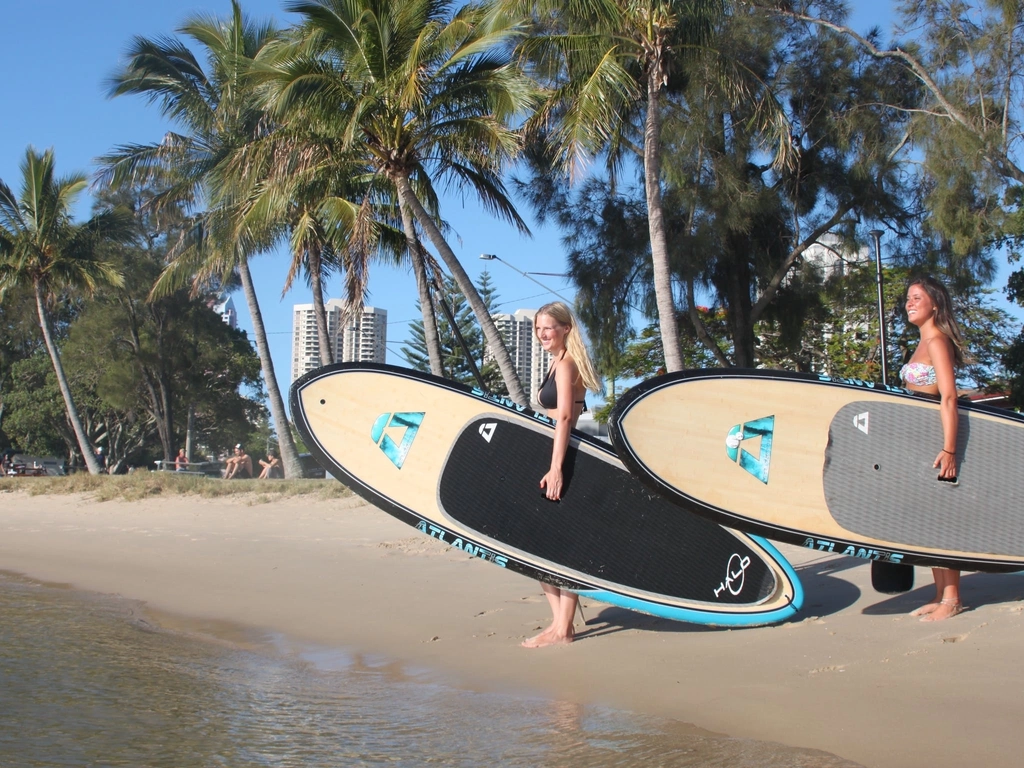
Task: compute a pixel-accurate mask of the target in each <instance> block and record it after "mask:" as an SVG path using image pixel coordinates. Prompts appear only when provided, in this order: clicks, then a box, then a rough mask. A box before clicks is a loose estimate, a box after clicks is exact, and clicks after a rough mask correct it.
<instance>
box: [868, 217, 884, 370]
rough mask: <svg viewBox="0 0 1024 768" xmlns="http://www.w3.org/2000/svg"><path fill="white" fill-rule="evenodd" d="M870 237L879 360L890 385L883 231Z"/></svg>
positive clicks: (874, 230)
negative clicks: (876, 295) (872, 255)
mask: <svg viewBox="0 0 1024 768" xmlns="http://www.w3.org/2000/svg"><path fill="white" fill-rule="evenodd" d="M868 234H869V235H871V237H872V238H873V239H874V241H875V285H876V287H877V289H878V343H879V345H880V346H879V350H880V354H879V359H880V360H881V363H882V383H883V384H888V383H889V362H888V356H887V354H886V350H887V347H886V340H885V298H884V296H883V291H882V246H881V242H880V241H881V237H882V234H883V232H882V230H880V229H872V230H871V231H870V232H868Z"/></svg>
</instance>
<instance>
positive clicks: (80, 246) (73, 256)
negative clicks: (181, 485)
mask: <svg viewBox="0 0 1024 768" xmlns="http://www.w3.org/2000/svg"><path fill="white" fill-rule="evenodd" d="M54 165H55V163H54V157H53V150H47V151H46V152H43V153H42V154H39V153H37V152H36V151H35V150H34V149H32V148H31V147H29V148H28V149H27V150H26V152H25V159H24V160H23V161H22V163H21V194H20V195H18V196H17V197H15V195H14V193H13V192H12V191H11V188H10V187H9V186H7V184H5V183H4V182H3V181H0V298H2V296H3V295H4V294H6V293H7V291H10V290H12V289H15V288H18V287H24V286H28V287H30V290H31V291H32V293H33V294H34V296H35V303H36V313H37V314H38V318H39V328H40V330H41V331H42V332H43V341H44V342H45V344H46V351H47V352H48V353H49V355H50V361H51V362H52V363H53V372H54V374H55V375H56V377H57V384H58V386H59V387H60V392H61V396H62V397H63V398H64V407H65V408H66V409H67V414H68V421H70V422H71V427H72V429H73V430H74V432H75V438H76V439H77V440H78V448H79V450H80V451H81V452H82V458H83V459H84V460H85V464H86V466H87V467H88V468H89V472H90V473H91V474H94V475H97V474H100V473H101V472H102V471H103V468H102V467H101V466H100V463H99V461H98V460H97V458H96V454H95V453H94V452H93V448H92V443H91V442H90V440H89V437H88V435H86V433H85V427H84V426H83V425H82V419H81V417H80V416H79V414H78V409H77V408H76V407H75V401H74V398H73V397H72V396H71V387H70V386H69V385H68V379H67V376H66V375H65V374H64V366H63V365H62V364H61V359H60V352H59V350H58V349H57V344H56V343H55V342H54V339H53V333H52V330H51V327H50V326H51V322H50V313H49V309H48V308H49V307H50V306H52V304H53V302H55V301H59V300H61V299H62V298H65V297H66V296H67V294H69V293H74V292H78V291H82V292H85V293H88V294H90V295H91V294H92V293H93V292H94V291H95V290H96V287H97V286H98V285H101V284H106V285H111V286H115V287H120V286H122V285H123V284H124V280H123V278H122V277H121V275H120V273H118V271H117V269H116V268H115V266H114V265H113V264H111V263H109V262H107V261H103V260H101V259H100V258H98V246H99V244H100V243H101V242H102V241H103V239H104V238H114V239H123V240H127V239H130V237H131V230H130V221H131V217H130V215H128V214H127V213H126V212H125V211H124V210H123V209H114V210H108V211H106V212H103V213H100V214H98V215H96V216H94V217H93V218H92V219H90V220H89V221H87V222H86V223H84V224H74V223H73V222H72V221H71V207H72V205H73V204H74V202H75V199H76V198H77V197H78V196H79V195H80V194H81V192H82V191H83V190H84V189H85V188H86V185H87V183H88V182H87V177H86V176H85V175H84V174H71V175H69V176H66V177H63V178H57V177H55V175H54Z"/></svg>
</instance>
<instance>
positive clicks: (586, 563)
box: [438, 416, 776, 606]
mask: <svg viewBox="0 0 1024 768" xmlns="http://www.w3.org/2000/svg"><path fill="white" fill-rule="evenodd" d="M551 449H552V433H551V431H550V430H545V431H544V432H543V433H542V432H541V431H539V430H535V429H531V428H529V427H527V426H525V425H521V424H517V423H513V422H509V421H505V420H502V419H496V418H494V417H493V416H485V417H481V418H479V419H475V420H473V421H471V422H470V423H469V424H467V425H466V426H465V427H464V428H463V430H462V432H461V433H460V434H459V437H458V439H457V440H456V442H455V444H454V445H453V446H452V448H451V451H450V453H449V455H448V458H447V461H446V462H445V465H444V468H443V470H442V474H441V479H440V482H439V485H438V495H439V503H440V506H441V508H442V510H443V511H444V513H445V514H446V515H448V516H450V517H451V518H452V519H454V520H457V521H458V522H459V523H460V524H462V525H463V526H466V527H468V528H470V529H472V530H474V531H477V532H479V534H480V535H482V536H485V537H488V538H490V539H491V540H493V541H498V542H501V543H502V544H504V545H506V546H508V547H512V548H514V549H517V550H519V551H521V552H528V553H530V554H531V555H532V556H534V557H537V558H542V559H545V560H548V561H549V562H552V563H558V564H560V565H561V566H564V567H567V568H570V569H572V570H574V571H577V572H579V573H582V574H586V575H587V576H590V577H593V578H595V579H601V580H603V581H605V582H610V583H612V584H618V585H622V586H625V587H629V588H632V589H636V590H641V591H643V592H647V593H651V594H653V595H665V596H669V597H672V598H676V599H683V600H688V601H697V602H707V603H711V604H713V605H736V606H739V605H743V606H749V605H756V604H758V603H760V602H762V601H763V600H765V599H766V598H768V597H769V596H771V595H772V594H773V593H774V592H775V589H776V583H775V577H774V575H773V573H772V571H771V570H770V569H769V568H768V566H767V565H766V564H765V563H764V561H763V560H762V559H761V555H760V554H759V553H757V552H754V551H753V550H751V549H750V548H749V547H748V546H747V545H746V544H745V543H744V542H743V541H742V540H741V539H739V538H737V536H736V535H734V534H733V533H732V532H730V531H729V530H727V529H725V528H723V527H722V526H720V525H718V524H717V523H713V522H711V521H709V520H706V519H704V518H701V517H698V516H697V515H695V514H693V513H691V512H688V511H686V510H684V509H682V508H680V507H679V506H677V505H675V504H673V503H672V502H670V501H668V500H665V499H663V498H661V497H660V496H658V495H656V494H654V493H653V492H651V491H649V490H648V489H647V488H645V487H644V486H643V485H642V484H641V483H640V481H639V480H637V479H636V478H634V477H633V476H632V475H631V474H630V473H629V472H627V471H626V470H625V469H624V468H623V467H622V466H621V465H620V464H619V463H618V461H617V460H616V459H615V458H614V455H613V454H612V453H611V452H610V451H609V455H608V460H605V459H602V458H601V457H600V456H599V455H595V453H592V452H591V451H590V450H579V448H578V446H577V443H576V441H575V440H573V441H572V442H571V443H570V447H569V451H568V454H567V456H566V460H565V463H564V470H563V471H564V479H565V490H564V492H563V495H562V499H561V500H560V501H558V502H552V501H549V500H547V499H546V498H545V497H544V495H543V493H542V491H541V489H540V486H539V483H540V480H541V478H542V477H543V476H544V474H545V473H546V472H547V470H548V467H549V466H550V463H551ZM730 571H731V573H732V574H734V575H735V576H736V578H734V579H732V580H731V581H729V582H728V583H727V582H726V574H727V573H729V572H730ZM737 582H739V583H737Z"/></svg>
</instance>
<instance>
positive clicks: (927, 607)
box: [908, 600, 939, 616]
mask: <svg viewBox="0 0 1024 768" xmlns="http://www.w3.org/2000/svg"><path fill="white" fill-rule="evenodd" d="M938 607H939V600H932V601H931V602H930V603H925V604H924V605H922V606H921V607H920V608H915V609H914V610H912V611H911V612H910V613H909V614H908V615H909V616H927V615H928V614H929V613H931V612H932V611H934V610H935V609H936V608H938Z"/></svg>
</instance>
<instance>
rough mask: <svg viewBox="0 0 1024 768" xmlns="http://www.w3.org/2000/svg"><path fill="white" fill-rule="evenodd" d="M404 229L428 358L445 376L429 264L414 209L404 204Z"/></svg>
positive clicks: (434, 371) (437, 373)
mask: <svg viewBox="0 0 1024 768" xmlns="http://www.w3.org/2000/svg"><path fill="white" fill-rule="evenodd" d="M401 209H402V229H404V230H405V242H406V245H407V246H408V248H409V258H410V260H411V261H412V271H413V274H415V275H416V290H417V291H418V292H419V295H420V313H421V314H422V315H423V341H424V343H425V344H426V345H427V358H428V359H429V360H430V372H431V373H432V374H434V375H435V376H444V367H443V366H442V363H441V339H440V337H439V336H438V334H437V315H435V314H434V300H433V297H432V296H431V295H430V281H429V280H427V265H426V264H425V263H424V260H423V253H422V252H421V251H420V241H419V238H418V237H416V227H415V226H414V225H413V218H412V211H410V210H409V206H407V205H402V206H401Z"/></svg>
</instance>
